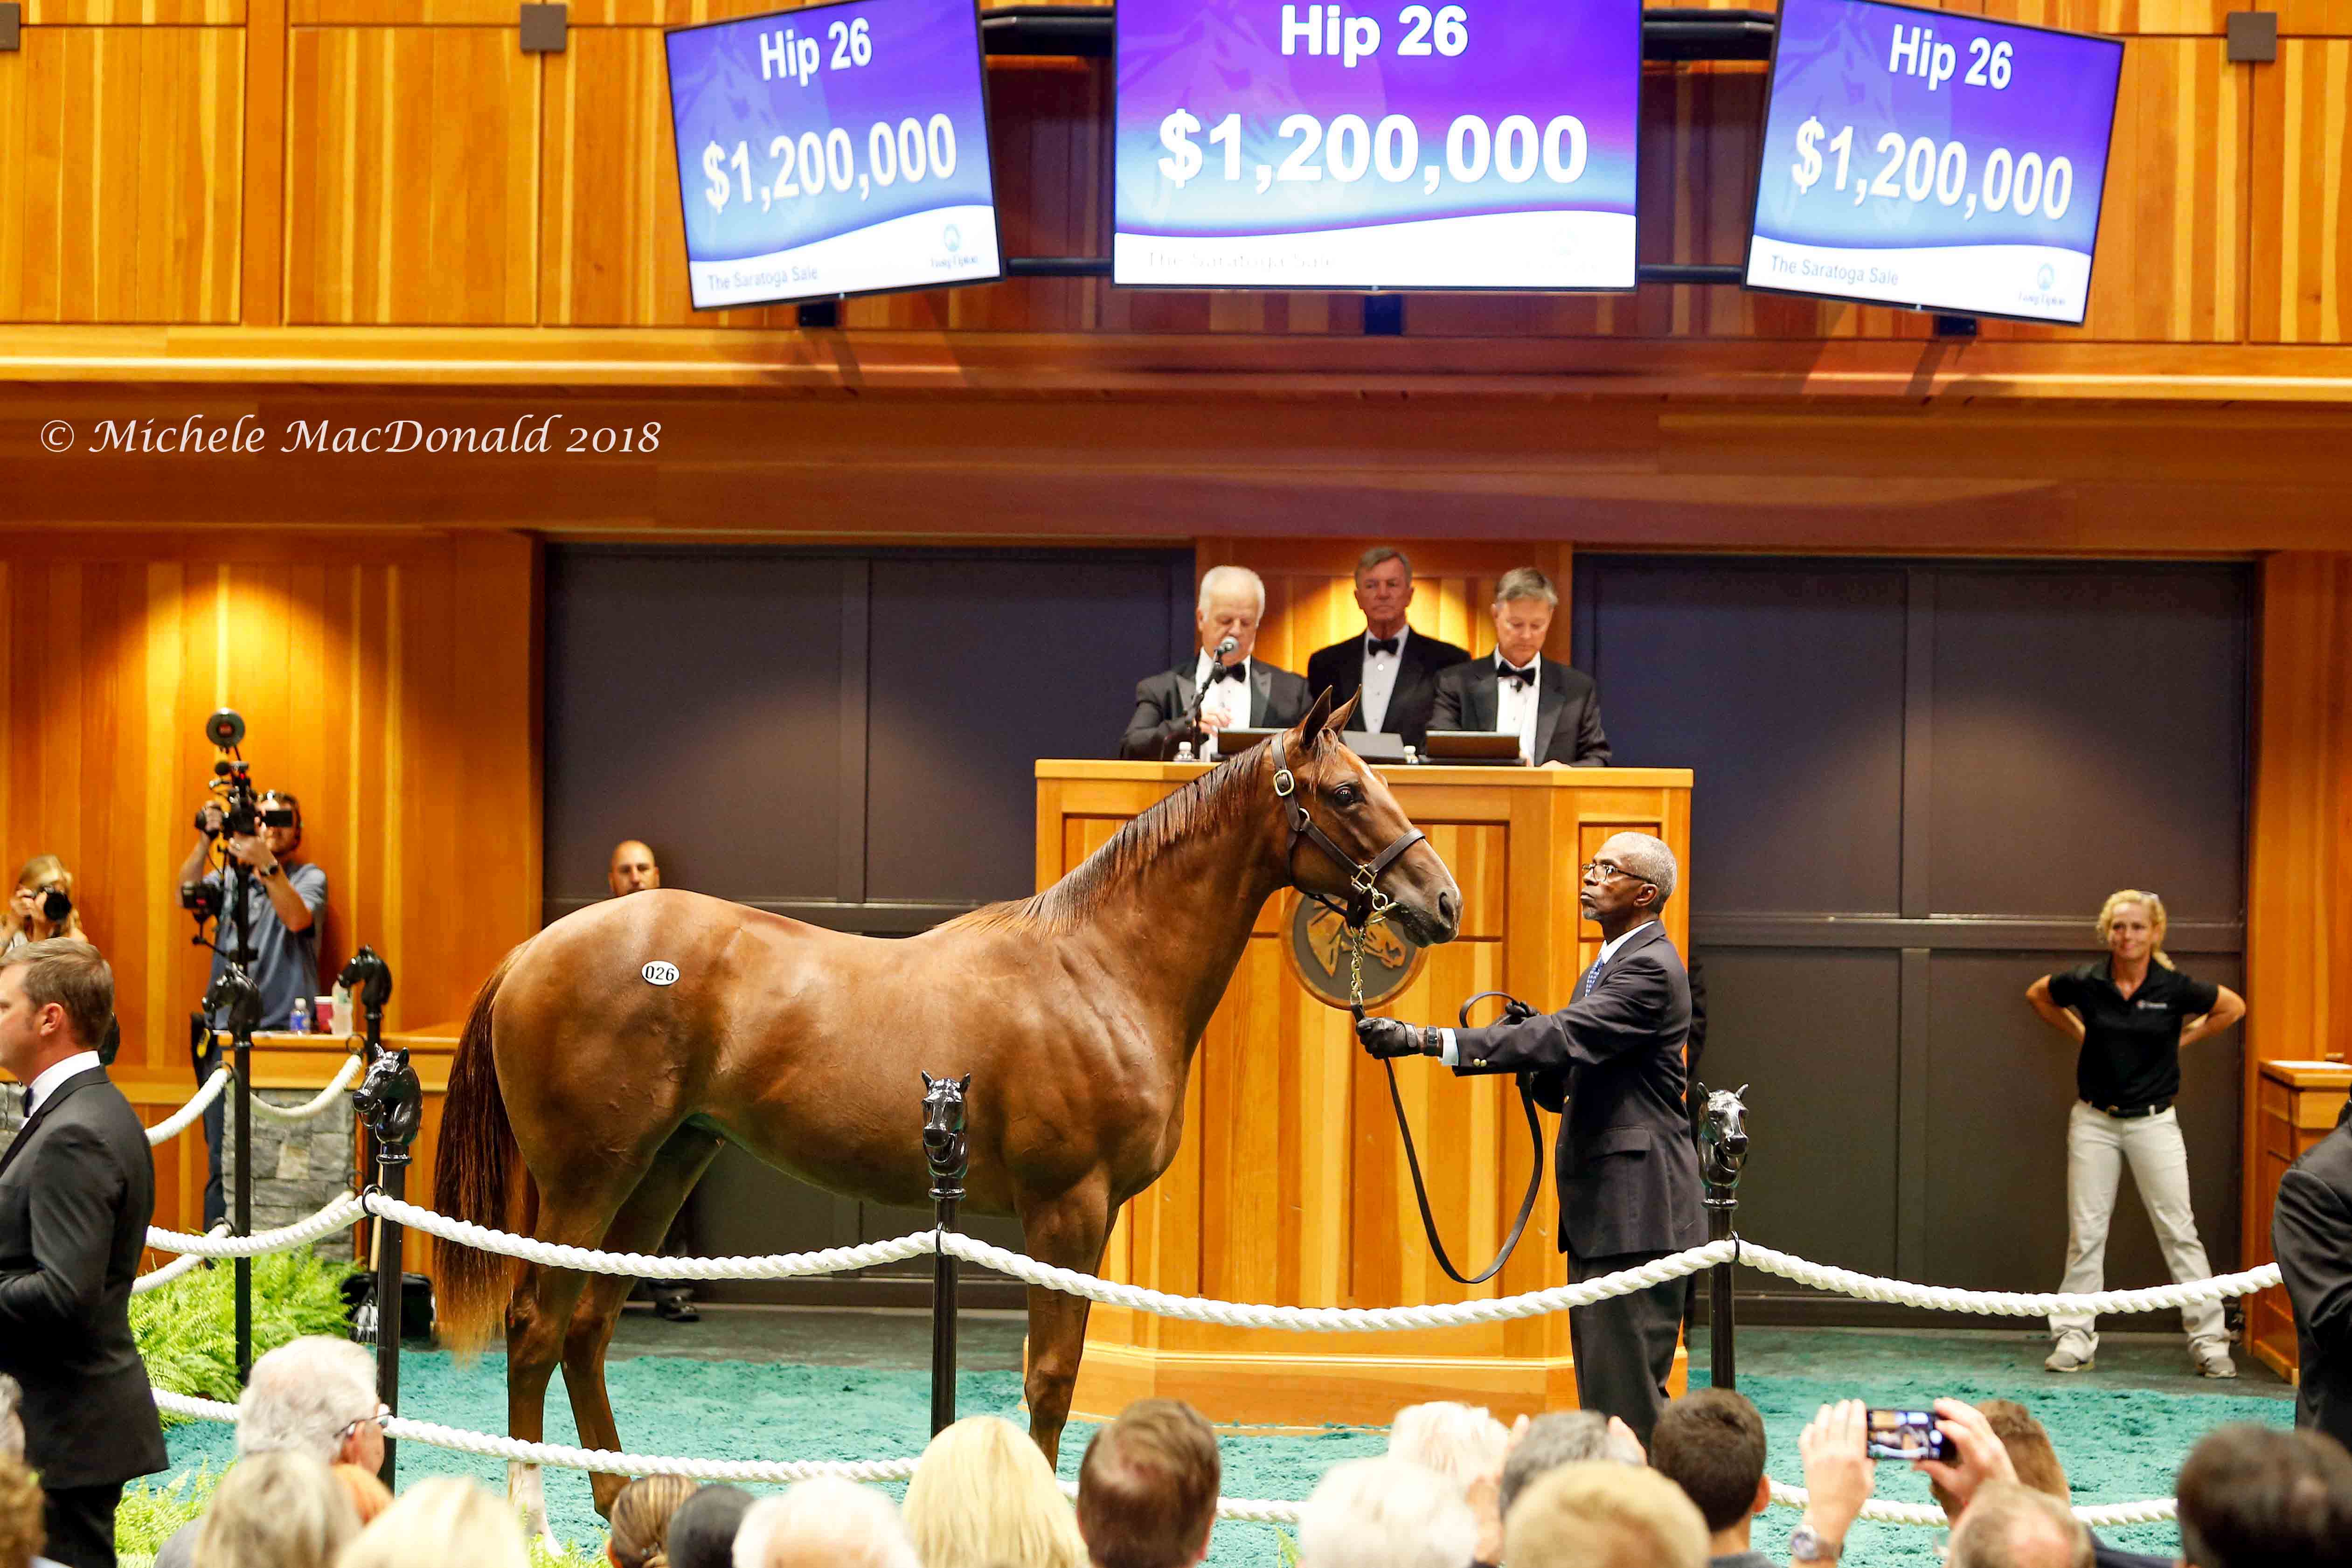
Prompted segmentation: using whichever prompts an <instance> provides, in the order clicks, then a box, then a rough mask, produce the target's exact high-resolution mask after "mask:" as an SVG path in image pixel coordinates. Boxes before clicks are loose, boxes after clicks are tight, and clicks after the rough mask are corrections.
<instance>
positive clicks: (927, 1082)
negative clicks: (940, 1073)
mask: <svg viewBox="0 0 2352 1568" xmlns="http://www.w3.org/2000/svg"><path fill="white" fill-rule="evenodd" d="M939 1087H940V1086H939V1081H938V1080H937V1079H934V1078H932V1077H931V1075H930V1074H929V1073H924V1074H923V1089H924V1091H925V1092H927V1093H928V1092H929V1091H930V1090H931V1089H937V1088H939Z"/></svg>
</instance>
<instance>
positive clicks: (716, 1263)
mask: <svg viewBox="0 0 2352 1568" xmlns="http://www.w3.org/2000/svg"><path fill="white" fill-rule="evenodd" d="M363 1206H364V1207H365V1209H366V1210H367V1212H368V1213H370V1214H376V1215H383V1217H384V1218H385V1219H389V1220H395V1221H397V1222H399V1223H400V1224H402V1225H404V1226H409V1227H410V1228H411V1229H414V1230H421V1231H424V1232H425V1234H427V1235H429V1236H437V1237H441V1238H442V1239H443V1240H444V1241H454V1242H456V1243H457V1244H458V1245H459V1246H461V1247H473V1248H475V1249H476V1250H478V1251H481V1252H495V1253H499V1254H502V1255H504V1256H506V1257H509V1258H521V1259H522V1260H523V1261H525V1262H527V1263H536V1264H538V1265H540V1266H541V1268H570V1269H576V1270H578V1271H580V1272H582V1273H587V1274H634V1275H636V1276H638V1277H640V1278H642V1279H798V1278H801V1277H803V1276H806V1275H811V1274H837V1273H840V1272H841V1271H843V1270H844V1269H849V1268H872V1267H873V1266H874V1265H875V1264H877V1263H896V1262H898V1261H899V1260H901V1259H902V1258H920V1257H922V1256H923V1255H924V1254H926V1253H929V1252H936V1251H937V1250H939V1248H938V1247H937V1245H936V1244H935V1243H934V1242H933V1241H932V1239H931V1236H932V1233H931V1232H929V1231H928V1230H919V1231H917V1232H915V1233H914V1234H912V1235H911V1236H902V1237H898V1238H897V1239H896V1240H893V1241H870V1242H867V1243H866V1245H864V1246H863V1247H827V1248H826V1249H824V1251H822V1252H786V1253H776V1254H772V1255H770V1256H768V1257H765V1258H661V1257H656V1256H655V1255H653V1254H651V1253H644V1252H600V1251H597V1250H595V1249H593V1248H591V1247H559V1246H557V1245H555V1244H554V1243H552V1242H545V1241H534V1240H532V1239H531V1238H530V1237H527V1236H517V1235H515V1234H514V1233H513V1232H511V1231H504V1230H492V1229H490V1228H488V1226H478V1225H475V1224H473V1223H472V1222H471V1221H468V1220H462V1219H450V1218H448V1217H447V1216H446V1215H437V1214H435V1213H434V1212H433V1211H432V1210H431V1209H425V1208H418V1207H417V1206H416V1205H415V1204H411V1203H403V1202H402V1201H401V1200H399V1199H398V1198H389V1197H386V1196H384V1195H383V1194H382V1193H370V1194H368V1195H367V1197H366V1199H365V1201H364V1205H363Z"/></svg>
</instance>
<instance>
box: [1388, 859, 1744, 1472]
mask: <svg viewBox="0 0 2352 1568" xmlns="http://www.w3.org/2000/svg"><path fill="white" fill-rule="evenodd" d="M1676 875H1677V872H1676V868H1675V858H1674V852H1673V851H1672V850H1671V849H1668V848H1667V847H1666V846H1665V845H1664V844H1663V843H1661V842H1660V841H1659V840H1657V839H1655V838H1653V837H1649V836H1648V835H1646V834H1639V833H1620V834H1617V835H1615V836H1614V837H1611V838H1610V839H1609V841H1608V842H1607V843H1605V844H1603V845H1602V846H1601V850H1600V853H1599V854H1598V855H1596V856H1595V857H1594V858H1593V860H1592V863H1591V865H1589V866H1587V867H1586V868H1584V877H1583V881H1582V886H1581V892H1580V903H1581V905H1582V907H1583V911H1584V916H1585V918H1586V919H1587V920H1591V921H1598V922H1599V923H1600V926H1601V933H1602V936H1603V938H1604V939H1605V940H1603V942H1601V954H1600V956H1599V957H1598V958H1597V959H1595V960H1594V962H1593V963H1592V966H1591V968H1590V969H1587V970H1586V971H1585V972H1584V973H1583V975H1582V976H1581V977H1580V979H1579V980H1578V981H1577V985H1576V996H1575V999H1574V1000H1573V1001H1571V1002H1570V1003H1569V1004H1568V1005H1567V1006H1565V1007H1562V1008H1560V1009H1559V1011H1558V1012H1556V1013H1549V1014H1539V1015H1538V1016H1535V1017H1532V1018H1529V1019H1527V1020H1526V1021H1524V1022H1521V1023H1517V1024H1509V1023H1506V1024H1496V1025H1491V1026H1487V1027H1486V1028H1479V1029H1440V1028H1430V1027H1426V1026H1419V1025H1412V1024H1405V1023H1401V1022H1399V1021H1398V1020H1396V1019H1393V1018H1367V1019H1365V1020H1364V1021H1363V1022H1362V1023H1361V1024H1360V1025H1358V1026H1357V1033H1358V1034H1359V1035H1360V1037H1361V1038H1362V1039H1363V1042H1364V1047H1365V1049H1366V1050H1368V1051H1370V1053H1371V1054H1372V1055H1373V1056H1375V1057H1393V1056H1411V1055H1414V1054H1416V1053H1418V1054H1423V1055H1427V1056H1433V1057H1437V1058H1440V1059H1441V1060H1443V1061H1444V1063H1445V1065H1446V1066H1448V1067H1450V1068H1453V1069H1454V1071H1455V1072H1456V1073H1459V1074H1462V1075H1465V1076H1468V1075H1473V1074H1479V1073H1503V1072H1508V1073H1528V1074H1531V1075H1532V1078H1533V1088H1534V1091H1535V1095H1536V1100H1537V1103H1538V1104H1540V1105H1542V1106H1543V1107H1545V1108H1546V1109H1547V1110H1556V1111H1559V1113H1560V1126H1559V1149H1558V1152H1557V1153H1556V1155H1555V1157H1554V1170H1555V1173H1556V1175H1557V1178H1558V1181H1559V1244H1560V1249H1561V1250H1562V1251H1563V1252H1565V1253H1567V1254H1568V1261H1569V1272H1570V1276H1571V1278H1573V1279H1577V1280H1584V1279H1592V1278H1594V1277H1595V1276H1597V1275H1602V1274H1613V1273H1616V1272H1617V1271H1618V1270H1620V1269H1622V1268H1634V1267H1636V1266H1638V1265H1640V1264H1643V1263H1647V1262H1649V1261H1651V1260H1652V1259H1654V1258H1662V1257H1664V1256H1666V1255H1667V1254H1669V1253H1674V1252H1680V1251H1682V1250H1684V1249H1685V1248H1686V1247H1697V1246H1700V1245H1702V1244H1703V1243H1705V1241H1706V1217H1705V1211H1704V1210H1703V1208H1702V1207H1701V1205H1700V1202H1699V1177H1698V1155H1697V1152H1696V1149H1694V1148H1693V1146H1692V1143H1691V1137H1690V1122H1689V1121H1688V1119H1687V1115H1686V1112H1685V1109H1684V1105H1683V1091H1684V1077H1683V1056H1682V1053H1683V1042H1684V1039H1685V1037H1686V1036H1687V1034H1688V1033H1689V1030H1690V1016H1691V1013H1690V983H1689V980H1688V978H1687V977H1686V976H1685V973H1684V971H1683V961H1682V956H1681V954H1679V953H1677V952H1675V944H1674V943H1673V942H1670V941H1669V940H1667V937H1666V932H1665V928H1664V926H1662V925H1660V924H1659V923H1658V921H1657V918H1656V915H1657V911H1658V910H1659V909H1660V908H1661V907H1662V906H1664V903H1665V901H1666V900H1667V899H1668V898H1669V897H1671V896H1672V894H1673V892H1674V888H1675V878H1676ZM1689 1290H1690V1278H1689V1276H1687V1275H1685V1276H1684V1277H1683V1278H1682V1279H1676V1280H1673V1281H1671V1282H1669V1283H1667V1284H1664V1285H1654V1286H1651V1287H1649V1288H1648V1289H1642V1290H1637V1291H1634V1292H1633V1293H1632V1294H1630V1295H1624V1296H1617V1297H1613V1298H1612V1299H1611V1300H1606V1301H1601V1302H1598V1303H1595V1304H1594V1305H1592V1306H1590V1307H1576V1308H1571V1309H1570V1311H1569V1335H1570V1342H1571V1343H1572V1345H1573V1347H1574V1350H1575V1354H1576V1388H1577V1398H1578V1402H1579V1403H1580V1405H1583V1407H1584V1408H1586V1409H1588V1410H1598V1411H1601V1412H1603V1413H1604V1414H1607V1415H1616V1416H1622V1418H1623V1419H1624V1421H1625V1424H1626V1425H1627V1426H1631V1427H1633V1432H1634V1435H1635V1436H1639V1437H1640V1438H1641V1439H1642V1441H1643V1444H1644V1445H1646V1444H1647V1443H1648V1442H1649V1440H1650V1431H1651V1428H1652V1427H1653V1426H1655V1425H1656V1424H1657V1419H1658V1414H1659V1412H1660V1411H1662V1410H1663V1409H1664V1408H1665V1402H1666V1388H1665V1384H1666V1378H1667V1376H1668V1375H1669V1374H1670V1373H1672V1372H1673V1371H1674V1363H1675V1339H1676V1337H1677V1331H1679V1329H1680V1328H1681V1325H1682V1319H1683V1309H1684V1306H1685V1302H1686V1300H1687V1298H1688V1293H1689Z"/></svg>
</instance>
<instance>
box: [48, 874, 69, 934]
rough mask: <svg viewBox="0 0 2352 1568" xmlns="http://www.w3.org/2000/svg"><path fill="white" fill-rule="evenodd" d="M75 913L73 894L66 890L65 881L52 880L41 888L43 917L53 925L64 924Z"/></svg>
mask: <svg viewBox="0 0 2352 1568" xmlns="http://www.w3.org/2000/svg"><path fill="white" fill-rule="evenodd" d="M71 913H73V895H72V894H70V893H68V892H67V891H66V888H65V884H64V883H63V882H51V883H50V884H49V885H48V886H47V887H46V888H43V889H41V918H42V919H43V920H45V921H48V922H49V923H50V924H51V925H62V924H64V923H65V919H66V917H67V916H68V915H69V914H71Z"/></svg>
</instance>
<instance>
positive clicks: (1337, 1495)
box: [1298, 1455, 1478, 1568]
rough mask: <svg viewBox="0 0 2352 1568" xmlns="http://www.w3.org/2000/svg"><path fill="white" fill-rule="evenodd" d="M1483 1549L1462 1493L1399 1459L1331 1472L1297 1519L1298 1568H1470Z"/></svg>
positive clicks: (1355, 1462) (1361, 1462)
mask: <svg viewBox="0 0 2352 1568" xmlns="http://www.w3.org/2000/svg"><path fill="white" fill-rule="evenodd" d="M1477 1543H1478V1521H1477V1519H1476V1517H1475V1515H1473V1514H1472V1513H1471V1511H1470V1505H1469V1504H1468V1503H1466V1502H1465V1501H1463V1500H1462V1494H1461V1491H1460V1489H1458V1488H1456V1487H1454V1486H1453V1485H1451V1484H1450V1483H1448V1482H1447V1481H1446V1479H1444V1477H1442V1476H1440V1475H1439V1474H1437V1472H1436V1471H1434V1470H1433V1469H1431V1468H1429V1467H1428V1466H1426V1465H1419V1464H1415V1463H1414V1462H1413V1461H1412V1460H1411V1459H1401V1458H1397V1457H1396V1456H1394V1455H1383V1456H1382V1457H1381V1458H1377V1459H1349V1460H1348V1461H1347V1462H1345V1463H1344V1464H1338V1465H1334V1466H1332V1467H1331V1468H1330V1470H1329V1471H1328V1473H1327V1474H1326V1475H1325V1476H1324V1478H1323V1479H1322V1480H1321V1481H1320V1482H1319V1483H1318V1484H1317V1486H1316V1488H1315V1490H1314V1491H1313V1492H1312V1493H1310V1494H1309V1495H1308V1497H1307V1502H1306V1505H1305V1506H1304V1507H1303V1508H1301V1509H1300V1510H1299V1511H1298V1561H1299V1568H1463V1564H1465V1563H1468V1562H1469V1561H1470V1560H1471V1556H1470V1554H1471V1552H1473V1551H1474V1550H1475V1548H1476V1546H1477Z"/></svg>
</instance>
